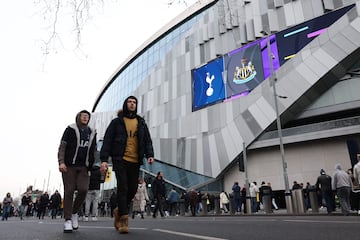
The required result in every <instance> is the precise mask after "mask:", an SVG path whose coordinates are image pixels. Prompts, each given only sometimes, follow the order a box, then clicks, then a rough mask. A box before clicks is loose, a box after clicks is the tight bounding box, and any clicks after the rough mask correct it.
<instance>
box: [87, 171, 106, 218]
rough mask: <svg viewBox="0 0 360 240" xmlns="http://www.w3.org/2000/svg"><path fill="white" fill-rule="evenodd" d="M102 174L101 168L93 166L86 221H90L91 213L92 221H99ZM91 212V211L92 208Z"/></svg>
mask: <svg viewBox="0 0 360 240" xmlns="http://www.w3.org/2000/svg"><path fill="white" fill-rule="evenodd" d="M101 176H102V174H101V172H100V167H99V166H95V165H94V166H93V167H92V169H91V172H90V183H89V189H88V192H87V194H86V198H85V217H84V221H85V222H88V221H89V216H90V213H91V221H97V220H98V219H97V217H98V207H99V200H100V199H99V198H100V184H101V183H102V182H103V181H102V179H101ZM91 206H92V208H91V211H90V207H91Z"/></svg>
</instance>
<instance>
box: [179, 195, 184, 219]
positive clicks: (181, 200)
mask: <svg viewBox="0 0 360 240" xmlns="http://www.w3.org/2000/svg"><path fill="white" fill-rule="evenodd" d="M179 207H180V216H185V200H184V199H180V200H179Z"/></svg>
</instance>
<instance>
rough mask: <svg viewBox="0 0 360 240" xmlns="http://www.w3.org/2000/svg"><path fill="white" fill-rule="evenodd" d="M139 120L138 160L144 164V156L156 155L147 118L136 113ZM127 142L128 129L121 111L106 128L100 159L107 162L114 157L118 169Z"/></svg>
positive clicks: (115, 167)
mask: <svg viewBox="0 0 360 240" xmlns="http://www.w3.org/2000/svg"><path fill="white" fill-rule="evenodd" d="M136 118H137V120H138V129H137V131H138V156H139V159H138V162H139V164H140V165H141V164H143V160H144V157H146V158H149V157H154V150H153V146H152V141H151V137H150V132H149V129H148V127H147V125H146V123H145V120H144V119H143V118H142V117H140V116H139V115H136ZM126 142H127V131H126V126H125V121H124V113H123V112H119V114H118V117H117V118H115V119H113V120H112V121H111V123H110V124H109V126H108V128H107V129H106V132H105V136H104V140H103V146H102V148H101V151H100V159H101V161H103V162H107V161H108V158H109V157H111V158H112V162H113V167H114V170H117V169H118V166H119V164H120V160H122V158H123V156H124V153H125V148H126Z"/></svg>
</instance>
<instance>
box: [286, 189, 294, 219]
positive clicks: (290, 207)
mask: <svg viewBox="0 0 360 240" xmlns="http://www.w3.org/2000/svg"><path fill="white" fill-rule="evenodd" d="M285 204H286V211H287V213H288V214H293V213H294V206H293V200H292V197H291V193H285Z"/></svg>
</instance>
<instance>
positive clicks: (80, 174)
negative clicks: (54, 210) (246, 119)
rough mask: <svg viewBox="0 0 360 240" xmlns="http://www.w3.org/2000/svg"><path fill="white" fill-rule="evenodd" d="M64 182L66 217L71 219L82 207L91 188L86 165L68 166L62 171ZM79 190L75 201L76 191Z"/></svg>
mask: <svg viewBox="0 0 360 240" xmlns="http://www.w3.org/2000/svg"><path fill="white" fill-rule="evenodd" d="M62 179H63V183H64V219H65V220H70V219H71V215H72V214H75V213H77V212H78V211H79V209H80V208H81V205H82V204H83V202H84V200H85V197H86V194H87V191H88V189H89V182H90V177H89V173H88V170H87V168H86V167H68V168H67V172H66V173H62ZM75 190H77V193H76V197H75V201H74V192H75Z"/></svg>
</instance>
